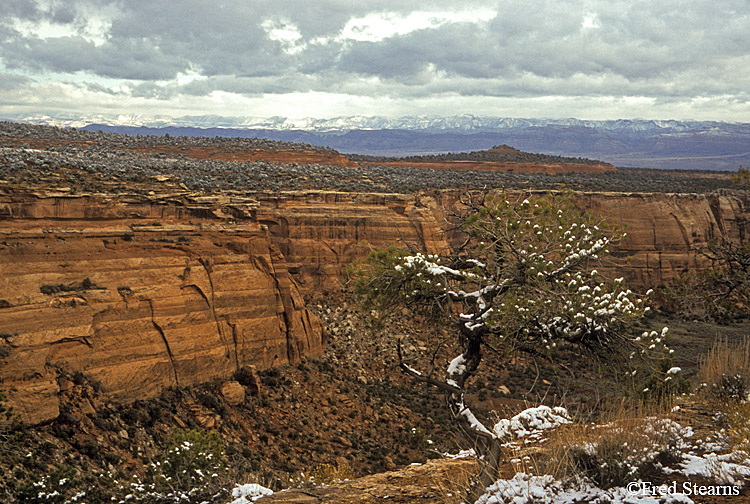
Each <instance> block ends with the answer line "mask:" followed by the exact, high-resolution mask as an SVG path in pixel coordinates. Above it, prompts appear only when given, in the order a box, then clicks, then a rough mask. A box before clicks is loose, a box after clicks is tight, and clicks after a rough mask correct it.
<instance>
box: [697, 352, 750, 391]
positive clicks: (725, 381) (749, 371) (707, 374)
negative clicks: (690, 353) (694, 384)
mask: <svg viewBox="0 0 750 504" xmlns="http://www.w3.org/2000/svg"><path fill="white" fill-rule="evenodd" d="M698 379H699V380H700V382H701V384H705V392H706V393H707V394H708V397H709V398H714V399H718V400H721V401H725V400H731V401H739V400H744V399H747V398H748V394H750V338H745V340H744V341H743V342H741V343H736V344H730V343H729V342H728V341H727V340H726V339H719V340H717V341H715V342H714V344H713V346H712V347H711V350H710V351H709V352H708V354H707V355H706V356H705V357H703V358H702V359H701V360H700V362H699V365H698Z"/></svg>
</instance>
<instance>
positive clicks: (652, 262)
mask: <svg viewBox="0 0 750 504" xmlns="http://www.w3.org/2000/svg"><path fill="white" fill-rule="evenodd" d="M519 194H520V193H517V192H515V193H513V192H512V193H509V194H508V197H509V198H511V199H514V198H518V196H519ZM542 194H543V193H542ZM461 197H462V193H461V192H459V191H440V192H438V191H435V192H432V193H420V194H416V195H396V194H386V195H373V194H367V195H363V194H349V193H312V192H311V193H294V194H282V195H272V196H265V197H263V198H260V207H259V208H258V210H257V213H258V217H259V219H260V220H261V222H263V223H265V224H267V225H268V228H269V231H270V234H271V238H272V240H273V242H274V243H275V244H277V245H278V247H279V248H280V249H281V250H282V252H283V254H284V256H285V257H286V259H287V264H288V265H289V267H290V268H291V269H292V271H293V273H294V275H295V277H296V278H298V279H299V282H300V287H301V289H302V291H303V293H305V294H306V295H308V294H309V295H312V296H313V297H314V296H316V295H325V294H327V293H329V292H334V291H336V290H338V289H340V288H341V286H342V284H343V282H344V281H345V268H346V265H347V264H349V263H351V261H353V260H354V259H357V258H361V257H364V256H365V255H366V254H367V253H368V252H369V251H370V250H372V249H374V248H378V247H384V246H388V245H391V244H397V245H401V246H404V245H407V244H408V245H412V246H415V247H417V248H422V249H425V250H426V251H427V252H430V253H440V252H444V251H446V250H448V249H449V248H450V245H453V246H457V245H460V242H461V241H462V240H463V239H464V237H463V236H461V235H460V234H459V233H457V232H456V231H455V223H456V221H455V219H453V218H452V217H451V216H452V215H455V214H460V213H461V212H463V211H465V207H464V206H463V205H462V203H461V201H460V200H461ZM578 202H579V204H580V207H581V208H582V209H583V210H590V211H592V212H594V213H596V214H599V215H602V216H603V217H604V218H605V219H606V220H607V221H608V222H610V223H612V224H617V225H619V226H621V227H622V228H624V229H625V231H626V232H627V237H626V238H625V239H624V240H623V241H622V242H621V243H620V244H619V245H618V246H617V247H616V248H615V249H614V250H613V251H612V252H613V254H612V257H611V258H610V259H611V260H612V262H611V263H607V264H604V265H603V266H602V268H601V269H602V270H607V271H608V272H609V273H612V274H616V275H617V276H624V277H625V278H626V280H627V281H628V282H629V283H630V284H631V285H632V286H634V287H635V288H639V289H643V290H646V289H648V288H651V287H654V286H657V285H662V284H664V283H665V282H668V281H669V280H670V279H671V278H673V277H675V276H676V275H679V274H680V273H683V272H685V271H687V270H689V269H693V270H694V269H697V268H700V267H702V266H705V264H706V261H705V258H703V257H702V256H701V254H700V252H699V251H700V249H701V247H705V245H706V244H707V243H708V241H709V240H711V239H714V238H722V237H723V238H728V239H731V240H735V241H737V240H740V239H744V238H745V237H746V236H749V235H750V220H748V217H750V212H749V211H748V206H747V202H746V201H745V198H744V197H743V196H742V195H741V194H740V193H737V194H725V195H720V194H657V193H582V194H579V195H578Z"/></svg>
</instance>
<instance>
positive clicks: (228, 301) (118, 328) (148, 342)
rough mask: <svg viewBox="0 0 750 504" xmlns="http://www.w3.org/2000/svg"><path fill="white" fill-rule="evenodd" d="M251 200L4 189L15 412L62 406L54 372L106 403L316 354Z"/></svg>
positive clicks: (312, 333) (1, 295)
mask: <svg viewBox="0 0 750 504" xmlns="http://www.w3.org/2000/svg"><path fill="white" fill-rule="evenodd" d="M254 207H255V204H254V202H253V201H252V200H239V199H237V198H234V199H230V198H206V199H204V200H199V199H192V200H190V201H164V200H161V201H159V200H158V199H154V200H150V201H149V200H147V199H143V198H134V199H131V200H130V201H128V200H127V199H109V198H104V197H93V196H91V197H48V196H42V197H38V196H35V195H31V194H17V195H5V196H2V197H0V214H2V227H0V327H1V329H0V332H2V334H1V335H0V336H2V338H0V345H2V347H3V351H2V353H1V354H0V355H4V357H3V358H2V359H0V384H1V386H2V388H3V389H4V390H6V391H8V393H9V398H10V402H11V404H12V405H13V406H14V408H15V411H16V412H17V413H19V414H20V415H21V417H22V419H23V420H25V421H27V422H31V423H36V422H42V421H45V420H49V419H52V418H55V417H56V416H57V415H58V408H59V404H58V398H57V395H58V381H57V376H58V371H59V370H61V371H64V372H67V373H75V372H80V373H83V374H84V375H85V376H86V377H87V378H88V379H90V380H92V381H93V382H96V383H99V384H101V388H102V390H103V391H104V392H105V393H106V394H107V396H109V397H110V398H111V399H112V400H114V401H119V402H130V401H133V400H135V399H139V398H145V397H152V396H154V395H156V394H158V393H159V392H160V391H161V390H162V389H163V388H165V387H168V386H187V385H193V384H197V383H201V382H206V381H210V380H213V379H217V378H225V377H227V376H229V375H231V374H232V373H233V372H234V371H235V370H237V369H239V368H241V367H243V366H248V365H255V366H257V367H258V368H268V367H270V366H275V365H280V364H284V363H294V362H298V361H299V360H300V359H301V358H303V357H304V356H313V357H315V356H319V355H320V354H321V353H322V350H323V339H324V329H323V327H322V324H321V323H320V321H319V319H317V318H316V317H315V316H314V315H312V314H311V313H310V312H308V311H307V310H306V309H305V307H304V303H303V301H302V297H301V296H300V293H299V290H298V289H297V286H296V284H295V282H294V280H293V279H292V277H291V276H290V274H289V272H288V269H287V266H286V264H285V262H284V258H283V256H282V254H281V253H280V252H279V250H278V248H277V247H276V246H274V245H273V244H272V243H271V242H270V240H269V236H268V233H267V231H266V230H265V229H264V227H263V226H261V225H260V224H259V223H258V222H257V221H256V220H255V219H254V218H252V213H253V211H254Z"/></svg>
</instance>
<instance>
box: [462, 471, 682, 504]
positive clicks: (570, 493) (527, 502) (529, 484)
mask: <svg viewBox="0 0 750 504" xmlns="http://www.w3.org/2000/svg"><path fill="white" fill-rule="evenodd" d="M650 493H651V492H650V491H646V492H643V491H633V490H628V489H625V488H611V489H609V490H602V489H601V488H597V487H595V486H593V485H592V484H590V483H588V482H587V481H585V480H580V481H575V482H570V483H567V484H566V483H563V482H561V481H558V480H556V479H555V478H553V477H552V476H550V475H548V474H545V475H543V476H532V475H529V474H525V473H518V474H516V475H515V476H513V478H512V479H509V480H499V481H497V482H495V483H494V484H493V485H491V486H490V487H489V488H488V489H487V492H486V493H485V494H484V495H482V496H481V497H480V498H479V499H478V500H477V501H476V504H506V503H512V504H580V503H584V502H590V503H596V504H604V503H607V504H635V503H638V504H692V503H693V502H694V501H693V500H692V499H690V498H689V497H688V496H686V495H684V494H680V493H677V494H674V495H672V494H667V495H659V492H655V493H656V494H657V495H653V496H652V495H649V494H650Z"/></svg>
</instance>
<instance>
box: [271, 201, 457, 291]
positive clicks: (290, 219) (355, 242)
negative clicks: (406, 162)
mask: <svg viewBox="0 0 750 504" xmlns="http://www.w3.org/2000/svg"><path fill="white" fill-rule="evenodd" d="M440 194H441V193H438V192H436V193H435V194H417V195H413V194H357V193H340V192H299V193H284V194H277V195H270V194H269V195H264V196H259V197H258V199H259V203H260V205H259V207H258V209H257V216H258V219H259V220H260V222H261V223H263V224H265V225H266V226H267V227H268V230H269V233H270V235H271V239H272V240H273V242H274V243H275V244H276V245H277V246H278V247H279V249H280V250H281V252H282V253H283V255H284V257H285V258H286V263H287V265H288V266H289V268H290V270H291V271H292V272H293V275H294V277H295V278H296V279H297V280H298V281H299V283H300V288H301V289H302V291H303V292H304V293H305V294H306V295H310V296H312V297H313V298H314V297H318V296H325V295H327V294H329V293H332V292H337V291H339V290H340V289H341V287H342V285H343V283H344V282H345V270H346V266H347V265H348V264H350V263H351V262H352V261H354V260H355V259H361V258H364V257H366V256H367V254H368V253H369V252H370V251H372V250H374V249H376V248H380V247H387V246H389V245H397V246H400V247H405V246H415V247H417V248H418V249H420V250H426V251H427V252H429V253H441V252H446V251H448V250H449V242H448V238H449V234H448V233H447V232H446V230H447V226H446V222H445V221H444V220H443V219H444V217H445V212H444V210H443V209H442V208H440V206H439V201H438V198H439V195H440Z"/></svg>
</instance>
